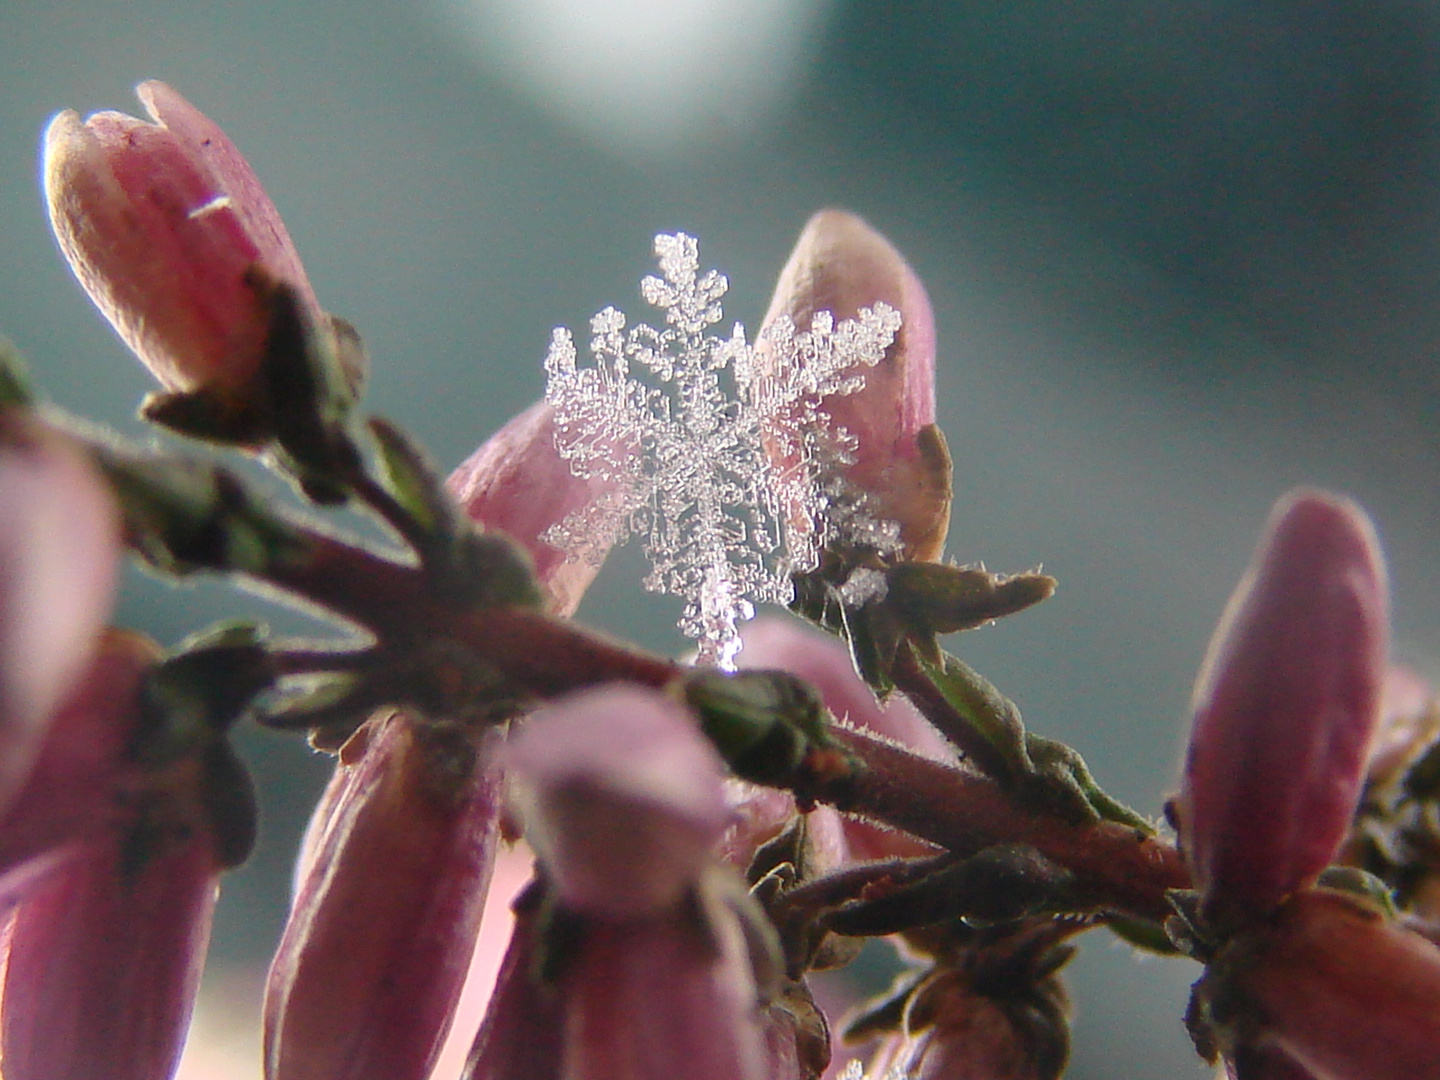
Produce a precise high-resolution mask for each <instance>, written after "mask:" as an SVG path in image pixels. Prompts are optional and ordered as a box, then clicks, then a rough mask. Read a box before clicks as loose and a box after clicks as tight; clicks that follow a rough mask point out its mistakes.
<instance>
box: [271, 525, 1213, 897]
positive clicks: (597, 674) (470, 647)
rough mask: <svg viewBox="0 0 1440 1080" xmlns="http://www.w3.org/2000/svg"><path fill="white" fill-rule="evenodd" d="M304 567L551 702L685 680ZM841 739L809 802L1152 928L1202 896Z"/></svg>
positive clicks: (373, 616)
mask: <svg viewBox="0 0 1440 1080" xmlns="http://www.w3.org/2000/svg"><path fill="white" fill-rule="evenodd" d="M312 552H313V554H312V557H311V558H310V559H308V560H307V561H306V563H305V564H304V565H290V566H278V567H275V568H273V569H272V571H271V573H270V574H269V575H268V577H267V580H268V582H269V583H270V584H272V585H275V586H278V587H280V588H282V589H284V590H285V591H287V592H290V593H293V594H295V595H298V596H300V597H303V598H305V599H308V600H309V601H311V602H312V603H315V604H318V605H320V606H321V607H323V608H325V609H327V610H329V611H331V612H333V613H334V614H336V615H339V616H341V617H343V618H345V619H348V620H349V621H351V622H354V623H356V624H358V625H360V626H362V627H364V628H366V629H369V630H371V631H373V632H374V633H375V634H376V635H378V636H379V637H380V638H382V639H383V641H384V642H385V643H386V644H396V643H399V644H403V643H405V642H406V641H415V640H417V639H419V638H421V637H422V636H423V638H424V640H426V641H428V642H434V641H437V640H441V641H443V640H447V639H448V640H449V641H452V642H454V643H455V644H456V645H458V646H459V647H460V648H462V649H463V650H465V651H466V652H467V653H468V654H469V655H471V656H473V657H475V658H476V659H477V660H478V661H480V662H481V663H483V664H486V665H488V666H491V667H493V668H494V669H495V670H497V671H500V672H503V673H504V674H505V676H506V678H507V679H508V680H509V681H510V683H511V684H513V685H514V686H515V687H516V688H518V689H521V690H523V691H526V692H528V693H530V694H533V695H535V696H537V697H542V698H547V697H553V696H556V695H559V694H563V693H567V692H569V691H572V690H578V689H580V688H583V687H587V686H593V685H596V684H599V683H604V682H616V681H625V682H634V683H639V684H641V685H645V686H651V687H655V688H657V689H658V688H663V687H665V686H667V685H669V684H670V683H671V682H672V681H673V680H675V679H677V678H679V677H680V676H681V675H682V674H683V670H684V669H683V668H681V666H680V665H678V664H676V663H675V662H674V661H672V660H668V659H666V658H664V657H660V656H656V655H654V654H650V653H645V652H642V651H640V650H637V649H633V648H630V647H628V646H625V645H621V644H618V643H616V642H613V641H611V640H609V639H607V638H604V637H601V636H599V635H597V634H595V633H594V632H592V631H589V630H586V629H584V628H582V627H579V626H576V625H575V624H573V623H569V622H565V621H562V620H559V619H555V618H551V617H550V616H547V615H545V614H543V613H542V612H539V611H536V610H534V609H530V608H521V607H484V608H466V607H463V606H461V605H458V604H457V603H456V602H455V597H454V596H453V595H440V594H437V592H436V591H435V590H434V589H433V588H432V586H431V584H430V579H429V578H427V576H426V575H425V573H424V572H423V571H422V570H421V569H419V568H417V567H411V566H405V565H403V564H400V563H396V562H393V561H391V560H388V559H385V558H383V557H381V556H378V555H376V554H375V553H373V552H369V551H366V550H364V549H362V548H358V547H354V546H352V545H349V544H346V543H344V542H343V541H340V540H336V539H334V538H332V537H326V536H316V537H315V538H314V546H313V548H312ZM837 731H838V734H839V737H840V738H841V739H842V740H843V741H844V742H845V744H846V745H847V747H848V748H849V749H850V751H852V752H853V753H854V754H856V755H857V756H858V757H859V758H860V760H861V761H862V762H863V766H862V767H861V768H860V769H859V770H858V771H856V772H854V773H848V772H837V773H836V774H834V775H831V776H827V777H822V778H819V779H816V778H815V777H813V776H810V777H807V778H806V779H805V780H803V781H797V784H796V786H797V787H800V788H803V789H804V790H803V794H804V795H806V796H811V797H814V798H817V799H820V800H822V801H824V802H828V803H831V804H833V805H834V806H836V807H838V808H839V809H841V810H844V811H848V812H850V813H855V814H859V815H861V816H863V817H869V818H873V819H875V820H877V821H881V822H884V823H886V824H888V825H892V826H895V827H897V828H900V829H903V830H904V831H906V832H909V833H912V834H913V835H915V836H918V837H920V838H921V839H924V840H929V841H931V842H932V843H935V844H939V845H940V846H941V847H944V848H946V849H948V850H950V851H952V852H954V853H955V854H957V855H962V856H963V855H968V854H973V853H975V852H977V851H980V850H982V849H984V848H987V847H990V846H992V845H994V844H1001V843H1019V844H1028V845H1030V846H1032V847H1034V848H1035V849H1037V850H1038V851H1040V852H1041V853H1042V854H1044V855H1046V856H1048V857H1049V858H1051V859H1053V860H1054V861H1055V862H1057V863H1059V864H1060V865H1062V866H1064V867H1066V868H1067V869H1069V870H1070V871H1071V872H1073V873H1074V874H1075V875H1076V878H1077V891H1078V894H1079V897H1080V899H1081V901H1082V902H1083V903H1086V904H1093V906H1094V907H1096V908H1099V909H1102V910H1106V911H1111V912H1115V913H1117V914H1124V915H1127V916H1134V917H1138V918H1142V919H1148V920H1152V921H1156V922H1159V921H1163V920H1164V919H1165V918H1166V917H1167V916H1168V915H1169V914H1170V913H1171V908H1170V905H1169V904H1168V903H1167V901H1166V899H1165V893H1166V891H1167V890H1169V889H1183V888H1188V887H1189V886H1190V879H1189V875H1188V874H1187V872H1186V870H1185V867H1184V865H1183V863H1182V862H1181V859H1180V856H1179V853H1178V852H1177V851H1176V850H1175V848H1174V846H1173V845H1171V844H1169V843H1166V842H1165V841H1163V840H1159V839H1156V838H1155V837H1152V836H1148V835H1146V834H1145V833H1143V832H1141V831H1140V830H1137V829H1133V828H1129V827H1127V826H1124V825H1118V824H1115V823H1113V822H1100V823H1096V824H1090V825H1072V824H1070V823H1068V822H1065V821H1062V820H1060V819H1058V818H1056V817H1054V816H1053V815H1051V814H1047V813H1044V812H1043V811H1040V810H1037V809H1033V808H1030V807H1026V806H1024V805H1022V804H1021V803H1019V801H1018V800H1017V799H1016V798H1015V797H1014V796H1013V795H1012V794H1010V793H1008V792H1007V791H1006V790H1005V788H1004V787H1003V786H1002V784H1001V783H999V782H997V781H995V780H992V779H990V778H988V777H984V776H979V775H977V774H976V773H975V772H973V771H969V770H966V769H958V768H955V767H953V766H950V765H945V764H942V763H940V762H937V761H932V760H930V759H928V758H922V757H919V756H917V755H915V754H912V753H910V752H909V751H907V750H905V749H903V748H902V747H899V746H897V745H895V744H894V743H891V742H887V741H884V740H882V739H878V738H875V737H873V736H870V735H867V734H865V733H863V732H860V731H856V730H853V729H848V728H840V729H837Z"/></svg>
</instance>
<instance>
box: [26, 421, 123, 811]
mask: <svg viewBox="0 0 1440 1080" xmlns="http://www.w3.org/2000/svg"><path fill="white" fill-rule="evenodd" d="M119 551H120V535H119V515H118V513H117V510H116V506H115V500H114V498H113V496H112V495H111V494H110V490H109V488H107V487H106V485H105V483H104V481H103V480H102V479H101V478H100V476H99V474H98V472H97V471H96V469H95V468H94V466H93V465H91V463H90V462H89V461H88V460H87V459H86V458H85V456H84V454H83V453H82V451H81V450H80V449H79V447H78V446H76V445H75V444H74V443H73V442H72V441H71V440H70V439H68V438H66V437H65V436H64V435H62V434H60V433H59V432H57V431H55V430H53V429H51V428H49V427H47V426H46V425H45V424H44V423H42V422H41V421H40V420H38V419H36V418H35V417H34V416H32V415H30V414H28V413H26V412H23V411H22V410H20V409H14V408H11V409H0V816H3V814H4V813H5V809H6V808H7V807H8V806H9V805H10V802H11V801H12V800H13V799H14V798H15V795H16V793H17V792H18V791H19V789H20V787H21V785H22V784H23V783H24V782H25V777H26V775H27V774H28V773H29V771H30V768H31V766H32V765H33V764H34V761H35V755H36V753H37V752H38V751H39V749H40V746H41V744H42V742H43V740H44V736H45V729H46V723H47V721H48V720H49V718H50V716H51V714H52V713H53V712H54V710H55V709H56V708H57V707H58V706H59V705H60V703H61V702H62V701H63V700H64V699H65V698H66V697H67V696H68V695H69V694H70V693H71V690H72V688H73V684H74V683H75V681H76V680H77V679H78V678H79V677H80V676H81V674H82V673H83V672H84V670H85V665H86V664H87V663H88V662H89V660H90V657H91V655H92V653H93V652H94V649H95V643H96V640H97V638H98V637H99V634H100V631H101V628H102V627H103V626H104V625H105V621H106V619H107V618H108V617H109V614H110V602H111V598H112V596H113V593H114V587H115V571H116V565H117V562H118V558H119Z"/></svg>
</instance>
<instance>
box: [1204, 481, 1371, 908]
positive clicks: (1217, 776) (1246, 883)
mask: <svg viewBox="0 0 1440 1080" xmlns="http://www.w3.org/2000/svg"><path fill="white" fill-rule="evenodd" d="M1388 616H1389V605H1388V598H1387V590H1386V580H1385V568H1384V564H1383V562H1382V559H1381V555H1380V548H1379V543H1378V541H1377V540H1376V537H1375V532H1374V529H1373V527H1372V526H1371V524H1370V522H1369V520H1368V519H1367V518H1366V517H1365V514H1364V513H1363V511H1361V510H1360V509H1359V508H1358V507H1357V506H1355V505H1354V504H1353V503H1351V502H1349V501H1348V500H1345V499H1341V498H1338V497H1336V496H1332V495H1326V494H1323V493H1320V492H1314V491H1299V492H1295V493H1292V494H1291V495H1288V496H1286V497H1285V498H1284V499H1282V500H1281V501H1280V503H1279V504H1277V506H1276V508H1275V510H1274V512H1273V513H1272V514H1271V518H1270V522H1269V525H1268V526H1267V528H1266V532H1265V536H1264V538H1263V539H1262V540H1261V542H1260V545H1259V548H1258V549H1257V551H1256V555H1255V560H1254V562H1253V564H1252V565H1251V568H1250V570H1249V572H1248V573H1247V574H1246V576H1245V578H1244V580H1243V581H1242V582H1241V583H1240V586H1239V587H1238V588H1237V590H1236V592H1235V594H1234V596H1232V597H1231V600H1230V604H1229V606H1228V607H1227V608H1226V611H1225V615H1224V617H1223V618H1222V619H1221V621H1220V626H1219V628H1218V629H1217V630H1216V632H1215V636H1214V638H1213V639H1212V640H1211V644H1210V651H1209V654H1208V656H1207V657H1206V661H1205V666H1204V668H1203V669H1202V671H1201V674H1200V679H1199V682H1198V684H1197V686H1196V690H1195V722H1194V728H1193V731H1192V733H1191V737H1190V751H1189V755H1188V758H1187V760H1186V764H1185V780H1184V787H1183V790H1182V792H1181V795H1180V800H1179V804H1178V810H1179V817H1180V824H1181V838H1182V842H1183V845H1184V848H1185V853H1186V857H1187V859H1188V861H1189V863H1190V867H1191V870H1192V872H1193V874H1194V877H1195V884H1196V887H1197V888H1198V889H1199V890H1200V892H1201V894H1202V908H1203V910H1204V913H1205V914H1206V915H1207V916H1210V917H1212V918H1218V921H1219V923H1220V925H1222V926H1224V925H1230V924H1234V923H1237V922H1244V921H1247V920H1250V919H1254V918H1257V917H1260V916H1263V915H1264V914H1265V913H1266V912H1268V911H1270V910H1271V909H1272V908H1273V907H1275V905H1276V904H1278V903H1279V902H1280V901H1281V900H1282V899H1283V898H1284V897H1285V896H1286V895H1287V894H1289V893H1290V892H1292V891H1294V890H1295V889H1297V888H1300V887H1301V886H1304V885H1307V884H1309V883H1310V882H1311V881H1313V880H1314V879H1315V877H1316V875H1318V874H1319V873H1320V871H1321V870H1322V869H1324V867H1325V866H1326V865H1327V864H1328V863H1329V862H1330V861H1331V860H1332V859H1333V858H1334V856H1335V852H1336V849H1337V848H1338V847H1339V845H1340V844H1341V842H1342V841H1343V840H1344V838H1345V836H1346V835H1347V833H1348V831H1349V829H1350V823H1351V820H1352V817H1353V815H1354V812H1355V805H1356V802H1357V800H1358V798H1359V795H1360V790H1361V786H1362V783H1363V780H1364V775H1365V764H1366V760H1367V757H1368V754H1369V748H1370V742H1371V736H1372V734H1373V733H1374V730H1375V726H1376V723H1377V721H1378V718H1379V708H1380V693H1381V687H1382V685H1383V682H1384V678H1385V663H1386V647H1387V625H1388Z"/></svg>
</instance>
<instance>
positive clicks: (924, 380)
mask: <svg viewBox="0 0 1440 1080" xmlns="http://www.w3.org/2000/svg"><path fill="white" fill-rule="evenodd" d="M882 302H883V303H885V304H888V305H890V306H891V307H893V308H895V309H896V310H897V311H899V312H900V316H901V324H900V331H899V333H898V334H897V335H896V337H895V340H894V342H893V343H892V344H891V345H890V347H889V348H888V349H887V350H886V353H885V358H884V359H883V360H881V361H880V363H879V364H877V365H875V366H874V367H872V368H869V369H867V370H866V372H865V385H864V387H863V388H862V389H861V390H860V391H859V392H857V393H854V394H850V395H848V396H843V395H841V396H832V397H829V398H826V399H825V402H824V409H825V411H826V413H828V414H829V416H830V418H831V420H832V421H833V422H834V423H835V424H838V425H842V426H843V427H844V428H845V429H846V430H847V431H848V432H849V433H850V434H851V435H853V436H855V438H856V440H857V448H856V451H855V455H854V458H855V460H854V463H853V464H851V465H850V466H848V467H847V469H846V471H845V474H846V478H847V480H848V481H849V482H850V484H851V485H853V486H854V487H855V488H856V489H858V490H859V491H860V492H862V493H864V494H865V495H868V496H869V497H870V499H871V500H872V506H871V507H870V508H869V509H870V514H871V516H872V517H873V518H875V519H877V520H882V521H892V522H895V523H896V524H898V525H899V526H900V539H901V541H902V542H903V544H904V550H905V553H906V555H907V557H908V558H911V559H916V560H921V561H930V560H934V559H937V558H939V556H940V553H941V551H942V549H943V548H944V546H945V533H946V530H947V529H948V527H949V522H950V462H949V457H948V455H947V454H946V452H945V448H944V440H943V438H941V436H940V434H939V431H938V429H937V428H935V427H934V424H935V318H934V314H933V313H932V311H931V308H930V300H929V298H928V297H927V296H926V294H925V287H924V286H923V285H921V283H920V279H919V278H918V277H917V276H916V274H915V272H914V271H913V270H912V269H910V267H909V265H907V264H906V262H905V260H904V258H903V257H902V256H901V255H900V253H899V252H898V251H896V250H895V248H894V247H893V246H892V245H891V244H890V242H889V241H888V240H886V239H885V238H884V237H883V236H881V235H880V234H879V233H878V232H876V231H875V230H874V229H872V228H871V227H870V226H869V225H867V224H866V223H865V222H864V221H863V220H861V219H860V218H858V217H856V216H855V215H854V214H849V213H846V212H844V211H842V210H822V211H821V212H820V213H818V214H816V215H815V216H814V217H812V218H811V219H810V221H809V222H808V223H807V224H806V226H805V229H804V231H803V232H801V234H800V239H799V240H798V241H797V242H796V244H795V250H794V251H793V252H792V253H791V255H790V260H789V261H788V262H787V263H786V264H785V268H784V269H783V270H782V271H781V272H780V280H779V282H778V283H777V284H776V286H775V295H774V297H773V298H772V299H771V301H770V310H769V311H768V312H767V313H766V315H765V321H764V324H763V326H764V327H769V326H770V325H772V324H773V323H774V322H775V321H776V320H777V319H779V318H780V317H781V316H788V317H789V318H790V320H791V321H792V322H793V323H794V324H795V326H796V327H798V328H799V329H800V330H806V329H808V328H809V326H810V324H811V320H812V319H813V318H814V316H815V313H816V312H819V311H828V312H830V314H831V315H833V316H834V318H835V320H836V321H837V322H838V321H839V320H842V319H849V318H853V317H854V316H855V315H856V313H857V312H858V311H859V310H860V309H861V308H865V307H873V306H874V305H875V304H876V303H882ZM757 347H758V348H759V349H760V350H761V351H762V353H763V352H764V351H765V349H766V348H767V346H766V341H765V335H764V331H763V329H762V332H761V335H760V337H759V339H758V346H757Z"/></svg>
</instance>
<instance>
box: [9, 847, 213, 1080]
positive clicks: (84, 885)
mask: <svg viewBox="0 0 1440 1080" xmlns="http://www.w3.org/2000/svg"><path fill="white" fill-rule="evenodd" d="M182 828H185V827H183V826H182ZM147 849H148V850H147ZM219 872H220V867H219V863H218V860H217V858H216V853H215V847H214V844H213V842H212V840H211V837H210V835H209V833H208V832H206V831H205V830H204V829H203V828H188V830H187V831H183V832H175V831H167V832H166V833H164V834H163V835H160V836H158V837H157V836H154V835H150V834H148V833H146V834H138V833H137V834H135V835H131V836H128V837H127V836H125V835H123V834H121V833H118V832H117V833H115V834H114V835H112V836H110V837H107V838H105V840H104V842H102V843H98V844H96V845H95V846H93V847H92V848H90V849H89V850H88V851H87V853H86V854H85V855H84V857H82V858H77V859H75V860H74V861H72V862H70V863H69V864H67V865H66V866H65V867H64V868H63V869H61V870H59V871H57V872H55V873H54V874H53V875H51V877H50V878H48V879H47V880H46V882H45V884H44V886H43V887H42V888H41V889H39V890H37V891H36V892H35V893H34V894H33V895H32V896H31V897H30V898H29V899H28V900H26V902H25V903H23V904H21V906H20V908H19V910H18V912H17V913H16V915H15V922H14V924H13V927H12V929H11V935H10V947H9V953H8V959H7V963H6V968H5V989H4V996H3V1002H0V1054H3V1059H4V1063H5V1077H6V1080H96V1078H98V1077H104V1078H105V1080H169V1077H170V1076H172V1075H173V1073H174V1071H175V1067H176V1065H177V1064H178V1063H179V1058H180V1050H181V1047H182V1046H183V1045H184V1041H185V1032H186V1029H187V1027H188V1025H189V1021H190V1010H191V1007H192V1005H193V1003H194V999H195V991H196V987H197V984H198V982H199V978H200V970H201V967H202V966H203V964H204V959H205V946H206V943H207V942H208V940H209V937H210V918H211V915H212V913H213V911H214V907H215V898H216V895H217V888H216V881H217V878H218V875H219Z"/></svg>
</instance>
